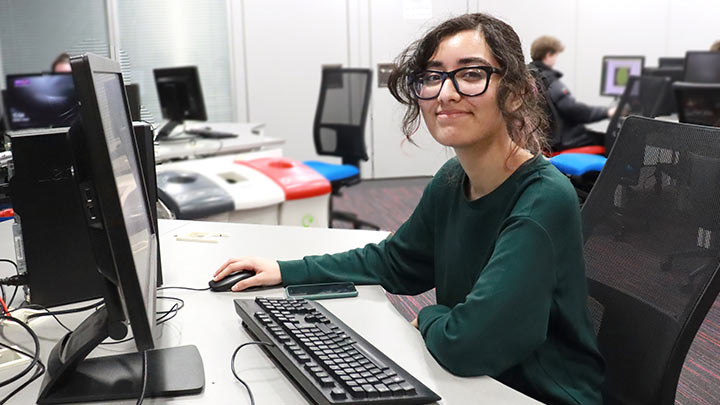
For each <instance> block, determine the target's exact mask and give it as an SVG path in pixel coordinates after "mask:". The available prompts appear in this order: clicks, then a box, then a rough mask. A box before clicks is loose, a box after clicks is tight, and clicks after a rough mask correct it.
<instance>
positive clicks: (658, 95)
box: [550, 76, 670, 202]
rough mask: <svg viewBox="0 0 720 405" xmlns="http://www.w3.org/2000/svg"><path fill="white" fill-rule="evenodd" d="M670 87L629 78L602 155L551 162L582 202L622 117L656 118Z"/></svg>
mask: <svg viewBox="0 0 720 405" xmlns="http://www.w3.org/2000/svg"><path fill="white" fill-rule="evenodd" d="M669 87H670V79H668V78H667V77H654V76H631V77H630V78H629V79H628V82H627V84H626V86H625V91H624V92H623V95H622V96H621V97H620V101H619V102H618V105H617V108H616V110H615V114H613V116H612V118H611V119H610V123H609V124H608V127H607V130H606V132H605V136H604V141H605V146H604V148H601V149H602V150H601V154H592V153H578V152H580V151H578V152H575V151H573V150H566V151H563V153H562V154H559V155H556V156H553V157H552V158H551V159H550V162H551V163H552V164H553V165H554V166H555V167H557V168H558V170H560V171H561V172H562V173H563V174H565V175H567V176H568V177H570V180H571V181H572V182H573V185H574V186H575V190H576V191H577V194H578V198H579V199H580V201H581V202H582V201H584V200H585V198H587V195H588V193H589V192H590V190H591V189H592V187H593V184H595V179H596V178H597V176H598V174H599V172H600V171H601V170H602V168H603V166H604V165H605V162H606V161H607V158H606V157H607V156H608V155H609V154H610V151H611V150H612V148H613V145H615V139H616V138H617V134H618V132H619V131H620V127H621V126H622V123H623V121H624V120H625V117H626V116H628V115H630V114H632V115H640V116H643V117H655V116H656V115H657V112H658V111H659V109H660V106H661V103H662V100H663V97H664V94H665V93H666V92H668V91H669ZM579 149H582V148H579Z"/></svg>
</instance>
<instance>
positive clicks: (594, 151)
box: [552, 145, 605, 156]
mask: <svg viewBox="0 0 720 405" xmlns="http://www.w3.org/2000/svg"><path fill="white" fill-rule="evenodd" d="M565 153H586V154H590V155H604V154H605V147H604V146H601V145H590V146H581V147H579V148H571V149H565V150H561V151H560V152H555V153H553V154H552V155H553V156H557V155H564V154H565Z"/></svg>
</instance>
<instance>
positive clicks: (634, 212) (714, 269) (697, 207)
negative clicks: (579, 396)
mask: <svg viewBox="0 0 720 405" xmlns="http://www.w3.org/2000/svg"><path fill="white" fill-rule="evenodd" d="M582 216H583V224H584V230H583V231H584V237H585V259H586V262H587V277H588V287H589V294H590V297H591V299H590V309H591V311H590V312H591V316H592V318H593V322H594V324H595V327H596V331H597V335H598V342H599V345H600V351H601V352H602V354H603V356H604V358H605V361H606V365H607V369H606V385H605V392H604V396H605V400H606V403H643V404H661V403H667V404H671V403H673V402H674V399H675V390H676V387H677V381H678V378H679V375H680V370H681V368H682V364H683V361H684V359H685V355H686V354H687V351H688V349H689V347H690V344H691V342H692V340H693V337H694V336H695V334H696V332H697V330H698V328H699V326H700V324H701V323H702V321H703V319H704V317H705V315H706V314H707V312H708V310H709V308H710V307H711V305H712V303H713V301H714V299H715V297H716V296H717V294H718V290H719V289H720V277H719V276H718V263H720V261H719V260H718V257H720V251H719V250H718V246H720V245H719V244H717V243H716V241H715V239H717V238H718V237H720V129H717V128H711V127H700V126H695V125H688V124H680V123H673V122H666V121H660V120H652V119H647V118H641V117H634V116H631V117H628V118H627V119H626V120H625V123H624V124H623V126H622V129H621V132H620V136H619V137H618V139H617V143H616V145H615V148H614V149H613V151H612V153H611V155H610V157H609V158H608V161H607V163H606V164H605V167H604V169H603V171H602V173H601V174H600V177H599V178H598V180H597V182H596V183H595V186H594V188H593V189H592V191H591V193H590V195H589V196H588V199H587V200H586V202H585V204H584V206H583V208H582ZM679 248H682V249H688V250H690V251H693V252H697V254H692V255H689V256H687V257H684V258H683V259H682V260H680V259H675V261H674V264H673V266H672V268H671V269H667V268H664V266H663V263H664V262H665V261H666V260H667V257H668V255H669V252H671V251H674V250H676V249H679ZM690 271H692V272H694V273H696V274H695V277H694V279H693V283H691V284H690V285H686V286H683V280H685V279H687V273H689V272H690Z"/></svg>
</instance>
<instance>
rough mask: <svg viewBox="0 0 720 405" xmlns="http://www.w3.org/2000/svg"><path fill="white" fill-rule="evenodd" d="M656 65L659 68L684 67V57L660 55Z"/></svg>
mask: <svg viewBox="0 0 720 405" xmlns="http://www.w3.org/2000/svg"><path fill="white" fill-rule="evenodd" d="M658 67H661V68H681V69H684V68H685V58H684V57H669V56H666V57H662V58H658Z"/></svg>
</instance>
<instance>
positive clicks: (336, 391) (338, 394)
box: [330, 387, 347, 399]
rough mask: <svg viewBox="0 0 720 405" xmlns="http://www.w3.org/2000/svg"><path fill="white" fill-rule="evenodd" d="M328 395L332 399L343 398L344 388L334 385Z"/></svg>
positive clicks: (344, 395)
mask: <svg viewBox="0 0 720 405" xmlns="http://www.w3.org/2000/svg"><path fill="white" fill-rule="evenodd" d="M330 396H331V397H332V398H333V399H345V397H346V396H347V395H346V394H345V390H344V389H342V388H340V387H336V388H333V390H332V391H330Z"/></svg>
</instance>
